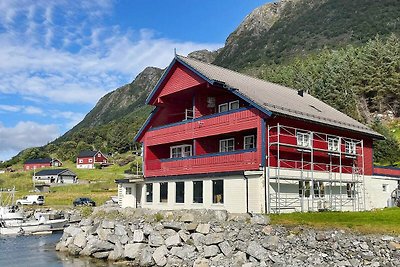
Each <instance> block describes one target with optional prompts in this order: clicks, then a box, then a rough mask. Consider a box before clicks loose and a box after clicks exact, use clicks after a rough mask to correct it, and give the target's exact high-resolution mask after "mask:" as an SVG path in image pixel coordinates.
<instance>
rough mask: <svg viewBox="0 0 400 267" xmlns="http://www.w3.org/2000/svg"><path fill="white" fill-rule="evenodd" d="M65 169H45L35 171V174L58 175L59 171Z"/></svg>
mask: <svg viewBox="0 0 400 267" xmlns="http://www.w3.org/2000/svg"><path fill="white" fill-rule="evenodd" d="M67 170H68V169H45V170H41V171H38V172H37V173H35V176H46V175H59V174H60V173H62V172H65V171H67Z"/></svg>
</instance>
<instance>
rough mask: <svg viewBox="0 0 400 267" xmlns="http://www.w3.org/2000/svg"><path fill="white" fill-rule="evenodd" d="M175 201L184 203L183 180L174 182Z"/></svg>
mask: <svg viewBox="0 0 400 267" xmlns="http://www.w3.org/2000/svg"><path fill="white" fill-rule="evenodd" d="M175 186H176V189H175V194H176V195H175V202H176V203H184V202H185V183H184V182H176V183H175Z"/></svg>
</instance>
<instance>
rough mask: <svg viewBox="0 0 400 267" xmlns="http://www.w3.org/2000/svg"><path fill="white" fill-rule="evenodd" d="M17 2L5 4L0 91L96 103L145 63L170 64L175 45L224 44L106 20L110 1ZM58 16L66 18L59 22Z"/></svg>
mask: <svg viewBox="0 0 400 267" xmlns="http://www.w3.org/2000/svg"><path fill="white" fill-rule="evenodd" d="M15 3H16V2H15V1H5V2H2V3H1V4H0V17H3V19H0V28H1V26H3V27H4V28H6V29H7V31H5V32H4V33H0V72H1V73H2V75H1V76H0V92H1V93H5V94H11V93H12V94H19V95H21V96H23V97H26V98H38V99H40V100H48V99H51V100H52V101H55V102H62V103H88V104H94V103H96V101H97V100H98V99H99V98H100V97H101V96H102V95H104V94H105V93H107V92H109V91H111V90H113V89H115V88H117V87H120V86H121V85H123V84H125V83H127V82H130V81H131V80H132V78H133V77H135V76H136V75H137V74H138V73H139V72H140V71H141V70H143V69H144V68H145V67H147V66H156V67H161V68H163V67H165V66H166V65H167V64H168V63H169V62H170V61H171V59H172V57H173V50H174V48H176V49H177V51H178V53H180V54H183V55H186V54H188V53H189V52H192V51H194V50H199V49H205V48H206V49H210V50H214V49H217V48H219V47H220V46H222V44H207V43H193V42H180V41H175V40H170V39H165V38H159V37H157V36H156V35H155V34H154V32H153V31H152V30H148V29H141V30H136V31H135V30H128V31H122V30H121V29H120V28H119V27H118V26H104V25H101V19H102V17H103V16H106V15H107V14H109V13H110V12H111V11H112V2H111V1H106V0H104V1H96V2H93V1H82V2H79V1H76V2H75V1H72V2H71V1H66V0H64V1H53V2H48V1H38V2H36V1H35V2H30V1H18V4H15ZM1 15H4V16H1ZM21 16H22V18H23V19H22V21H18V23H17V21H16V18H17V17H18V19H19V20H21ZM55 18H57V20H58V21H64V22H63V23H58V24H57V22H56V21H57V20H56V19H55ZM99 21H100V22H99ZM19 24H22V25H25V27H21V26H19Z"/></svg>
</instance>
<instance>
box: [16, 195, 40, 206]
mask: <svg viewBox="0 0 400 267" xmlns="http://www.w3.org/2000/svg"><path fill="white" fill-rule="evenodd" d="M15 203H16V204H17V205H43V204H44V196H42V195H27V196H24V197H23V198H21V199H17V201H15Z"/></svg>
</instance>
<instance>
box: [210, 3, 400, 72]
mask: <svg viewBox="0 0 400 267" xmlns="http://www.w3.org/2000/svg"><path fill="white" fill-rule="evenodd" d="M399 14H400V4H399V1H398V0H380V1H376V0H351V1H348V0H286V1H281V2H278V3H277V4H267V5H264V6H263V7H261V8H259V9H258V10H256V11H255V12H253V13H252V14H250V15H249V16H248V17H246V19H245V21H244V22H242V24H241V25H240V26H239V28H238V29H237V30H236V31H235V32H233V33H232V34H231V36H230V37H229V38H228V40H227V43H226V45H225V47H224V48H223V49H222V50H221V51H220V53H219V54H218V56H217V58H216V60H215V63H216V64H218V65H221V66H224V67H227V68H231V69H235V70H239V71H241V70H243V69H246V68H250V69H253V68H255V67H259V66H261V65H263V64H280V63H283V62H286V61H287V60H289V59H290V58H292V57H293V56H298V55H305V54H309V53H312V52H315V51H318V50H320V49H325V48H338V47H343V46H346V45H348V44H357V45H358V44H363V43H365V42H367V41H368V40H370V39H372V38H374V37H375V36H376V35H377V34H379V35H380V36H387V35H390V34H391V33H400V21H399Z"/></svg>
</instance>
